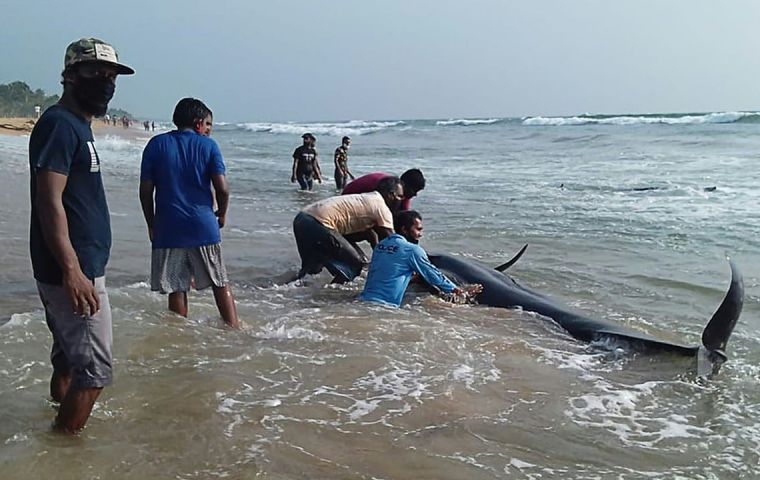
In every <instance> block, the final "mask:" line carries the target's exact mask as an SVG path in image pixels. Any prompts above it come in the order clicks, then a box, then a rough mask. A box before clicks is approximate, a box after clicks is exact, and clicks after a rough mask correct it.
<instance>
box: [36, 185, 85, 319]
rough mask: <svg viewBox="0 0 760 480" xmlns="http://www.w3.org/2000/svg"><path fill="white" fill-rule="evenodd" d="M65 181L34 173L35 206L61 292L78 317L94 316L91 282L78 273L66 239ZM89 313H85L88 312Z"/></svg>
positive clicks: (72, 250)
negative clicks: (55, 264)
mask: <svg viewBox="0 0 760 480" xmlns="http://www.w3.org/2000/svg"><path fill="white" fill-rule="evenodd" d="M67 181H68V177H67V176H66V175H64V174H62V173H57V172H53V171H50V170H38V171H37V180H36V187H37V194H36V196H35V202H36V204H37V212H38V215H39V221H40V227H41V229H42V235H43V236H44V237H45V242H46V243H47V246H48V248H49V249H50V252H51V253H52V254H53V257H54V258H55V260H56V261H57V262H58V265H59V266H60V267H61V271H62V272H63V288H64V289H65V290H66V294H67V295H68V296H69V298H70V299H71V303H72V304H73V305H74V311H76V312H77V313H78V314H79V315H86V314H88V313H89V314H90V315H94V314H95V313H96V312H97V311H98V310H100V300H99V299H98V294H97V292H96V291H95V285H94V284H93V282H92V280H90V279H89V278H87V277H86V276H85V275H84V273H82V268H81V267H80V266H79V259H78V258H77V254H76V252H75V251H74V247H73V246H72V245H71V239H70V238H69V224H68V220H67V218H66V211H65V210H64V208H63V190H64V189H65V188H66V182H67ZM88 310H89V312H88Z"/></svg>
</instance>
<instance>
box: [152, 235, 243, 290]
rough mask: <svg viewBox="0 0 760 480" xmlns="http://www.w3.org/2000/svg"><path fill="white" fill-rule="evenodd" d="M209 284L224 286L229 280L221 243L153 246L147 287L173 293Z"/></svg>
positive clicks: (201, 288) (200, 288)
mask: <svg viewBox="0 0 760 480" xmlns="http://www.w3.org/2000/svg"><path fill="white" fill-rule="evenodd" d="M193 280H194V281H195V289H196V290H203V289H204V288H208V287H210V286H212V285H213V286H215V287H224V286H225V285H227V284H228V283H229V280H228V279H227V269H226V268H225V267H224V260H223V259H222V245H221V244H220V243H217V244H215V245H206V246H203V247H194V248H154V249H153V253H152V254H151V262H150V289H151V290H153V291H154V292H161V293H174V292H187V291H188V290H190V285H191V282H192V281H193Z"/></svg>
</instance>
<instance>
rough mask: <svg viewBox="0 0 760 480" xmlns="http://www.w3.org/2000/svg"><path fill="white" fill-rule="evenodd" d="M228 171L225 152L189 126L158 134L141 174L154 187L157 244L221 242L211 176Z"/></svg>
mask: <svg viewBox="0 0 760 480" xmlns="http://www.w3.org/2000/svg"><path fill="white" fill-rule="evenodd" d="M214 175H224V160H223V159H222V152H220V151H219V147H218V146H217V145H216V142H214V141H213V140H212V139H210V138H208V137H204V136H203V135H200V134H198V133H196V132H193V131H190V130H182V131H178V130H175V131H172V132H168V133H163V134H161V135H156V136H155V137H153V138H152V139H151V140H150V141H149V142H148V145H146V146H145V150H144V151H143V158H142V165H141V167H140V180H141V181H151V182H153V184H154V185H155V188H156V197H155V198H156V216H155V219H154V222H153V248H193V247H202V246H205V245H214V244H216V243H219V242H221V237H220V235H219V223H218V220H217V218H216V216H215V215H214V210H213V208H214V201H213V196H212V192H211V177H212V176H214Z"/></svg>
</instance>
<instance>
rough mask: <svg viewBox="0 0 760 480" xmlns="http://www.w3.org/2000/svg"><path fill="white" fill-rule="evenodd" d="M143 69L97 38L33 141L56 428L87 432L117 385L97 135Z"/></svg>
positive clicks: (69, 57) (82, 51)
mask: <svg viewBox="0 0 760 480" xmlns="http://www.w3.org/2000/svg"><path fill="white" fill-rule="evenodd" d="M134 73H135V71H134V70H132V69H131V68H130V67H128V66H126V65H123V64H121V63H119V60H118V56H117V54H116V50H114V48H113V47H112V46H111V45H108V44H107V43H105V42H103V41H102V40H98V39H96V38H82V39H80V40H78V41H76V42H73V43H71V44H70V45H69V46H68V48H67V49H66V56H65V59H64V69H63V73H62V74H61V76H62V80H61V83H62V84H63V96H62V97H61V99H60V100H59V101H58V103H56V104H55V105H53V106H52V107H50V108H48V109H47V110H45V112H44V113H43V114H42V116H41V117H40V119H39V121H38V122H37V124H36V125H35V126H34V130H32V133H31V135H30V137H29V167H30V173H31V182H30V184H31V219H30V223H31V225H30V233H29V247H30V254H31V259H32V270H33V271H34V278H35V280H36V281H37V291H38V292H39V295H40V300H42V304H43V305H44V307H45V320H46V321H47V325H48V328H49V329H50V332H51V333H52V335H53V347H52V351H51V353H50V360H51V362H52V364H53V375H52V378H51V379H50V396H51V397H53V400H54V401H56V402H60V407H59V409H58V415H57V416H56V419H55V424H54V428H56V429H58V430H62V431H64V432H67V433H76V432H77V431H79V430H81V429H82V428H83V427H84V426H85V424H86V423H87V420H88V419H89V418H90V413H91V412H92V408H93V406H94V405H95V401H96V400H97V398H98V396H100V392H101V391H102V390H103V387H105V386H108V385H110V384H111V383H112V381H113V373H112V354H111V349H112V345H113V332H112V321H111V307H110V304H109V300H108V294H107V292H106V283H105V271H106V264H107V263H108V259H109V256H110V250H111V219H110V215H109V212H108V204H107V202H106V194H105V190H104V188H103V179H102V177H101V171H100V170H101V165H100V156H99V155H98V152H97V151H96V150H95V141H94V138H93V135H92V127H91V123H92V119H93V117H102V116H104V115H105V114H106V112H107V111H108V103H109V102H110V101H111V98H112V97H113V94H114V91H115V90H116V77H117V76H118V75H132V74H134Z"/></svg>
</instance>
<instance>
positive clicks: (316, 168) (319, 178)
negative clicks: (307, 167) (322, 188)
mask: <svg viewBox="0 0 760 480" xmlns="http://www.w3.org/2000/svg"><path fill="white" fill-rule="evenodd" d="M314 173H316V174H317V181H318V182H319V183H322V169H320V168H319V155H318V154H317V152H314Z"/></svg>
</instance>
